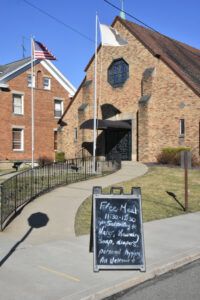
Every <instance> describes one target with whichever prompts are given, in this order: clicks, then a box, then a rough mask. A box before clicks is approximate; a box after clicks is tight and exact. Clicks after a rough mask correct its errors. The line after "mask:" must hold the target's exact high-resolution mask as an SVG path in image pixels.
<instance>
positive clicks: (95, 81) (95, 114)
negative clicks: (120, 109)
mask: <svg viewBox="0 0 200 300" xmlns="http://www.w3.org/2000/svg"><path fill="white" fill-rule="evenodd" d="M97 26H98V16H97V14H96V29H95V62H94V123H93V173H96V139H97V35H98V31H97Z"/></svg>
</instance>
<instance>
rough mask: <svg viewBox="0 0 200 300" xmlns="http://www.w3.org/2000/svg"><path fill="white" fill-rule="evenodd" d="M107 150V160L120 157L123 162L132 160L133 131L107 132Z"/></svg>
mask: <svg viewBox="0 0 200 300" xmlns="http://www.w3.org/2000/svg"><path fill="white" fill-rule="evenodd" d="M105 148H106V158H107V159H113V158H115V157H116V155H117V156H118V155H120V157H121V160H131V148H132V147H131V130H125V129H119V130H106V132H105Z"/></svg>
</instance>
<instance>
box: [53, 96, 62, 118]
mask: <svg viewBox="0 0 200 300" xmlns="http://www.w3.org/2000/svg"><path fill="white" fill-rule="evenodd" d="M56 101H57V102H60V104H61V105H60V107H61V115H60V116H56V114H55V112H56V109H55V108H56ZM62 115H63V100H62V99H54V118H56V119H60V118H61V117H62Z"/></svg>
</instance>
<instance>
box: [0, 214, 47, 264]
mask: <svg viewBox="0 0 200 300" xmlns="http://www.w3.org/2000/svg"><path fill="white" fill-rule="evenodd" d="M48 222H49V218H48V216H47V215H46V214H44V213H41V212H37V213H34V214H32V215H30V217H29V218H28V224H29V225H30V228H29V230H28V231H27V232H26V234H25V235H24V236H23V237H22V238H21V240H19V241H18V242H17V243H16V244H15V245H14V246H13V247H12V248H11V249H10V251H9V252H8V253H7V254H6V256H4V258H2V260H1V261H0V267H2V265H3V264H4V263H5V262H6V261H7V259H8V258H9V257H10V256H11V255H12V254H13V253H14V252H15V250H16V249H17V247H18V246H19V245H20V244H21V243H22V242H24V241H25V239H26V238H27V237H28V236H29V234H30V233H31V231H32V230H33V229H34V228H35V229H38V228H41V227H44V226H46V225H47V223H48Z"/></svg>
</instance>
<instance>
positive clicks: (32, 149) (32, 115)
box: [31, 38, 34, 169]
mask: <svg viewBox="0 0 200 300" xmlns="http://www.w3.org/2000/svg"><path fill="white" fill-rule="evenodd" d="M33 61H34V54H33V38H31V167H32V169H33V168H34V91H33Z"/></svg>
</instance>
